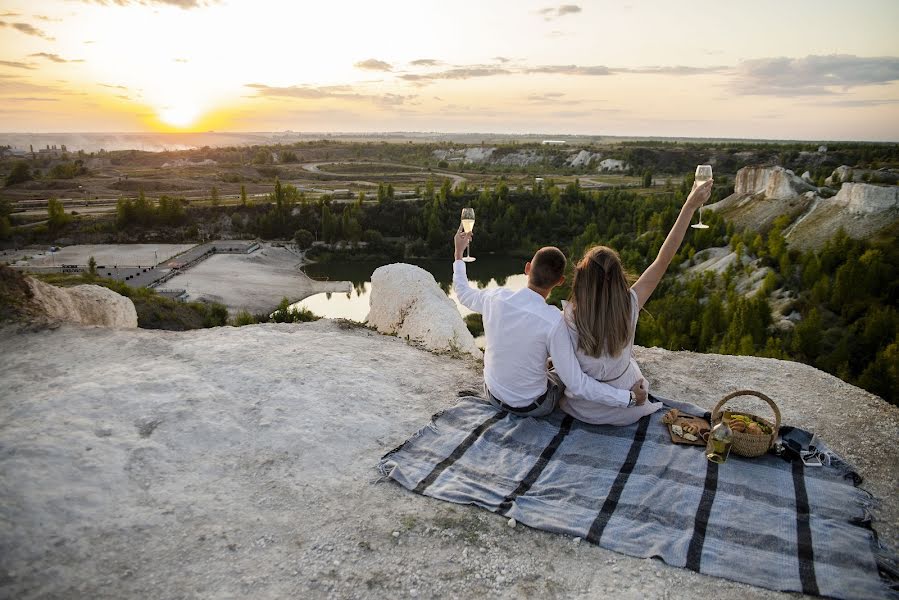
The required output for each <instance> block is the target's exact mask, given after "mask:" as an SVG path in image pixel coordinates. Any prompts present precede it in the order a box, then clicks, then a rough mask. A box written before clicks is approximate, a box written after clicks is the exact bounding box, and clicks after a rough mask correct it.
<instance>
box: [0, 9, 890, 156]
mask: <svg viewBox="0 0 899 600" xmlns="http://www.w3.org/2000/svg"><path fill="white" fill-rule="evenodd" d="M573 1H574V2H575V3H572V4H556V3H549V2H541V1H532V0H507V1H499V0H476V1H475V0H456V1H454V2H447V1H445V0H439V1H438V0H433V1H432V0H408V1H407V0H382V1H380V2H373V1H371V0H366V1H352V2H351V1H345V0H331V1H329V2H309V1H307V0H218V1H216V0H0V131H7V132H13V131H15V132H26V131H27V132H70V131H71V132H87V131H101V132H106V131H129V132H130V131H209V130H215V131H283V130H292V131H298V132H299V131H302V132H307V131H308V132H329V131H330V132H337V131H345V132H378V131H435V132H453V133H457V132H489V133H546V134H550V133H558V134H587V135H625V136H689V137H741V138H766V139H808V140H877V141H899V35H897V34H896V31H897V29H899V1H897V0H857V1H856V2H853V3H852V4H851V6H849V5H846V4H845V2H842V1H840V2H838V1H836V0H813V1H810V0H790V1H787V2H784V1H783V0H776V1H773V0H754V1H752V2H749V1H741V2H737V1H717V2H710V1H708V0H706V1H704V2H699V1H693V0H643V1H639V0H624V1H612V0H608V1H607V0H591V1H586V0H581V1H578V0H573Z"/></svg>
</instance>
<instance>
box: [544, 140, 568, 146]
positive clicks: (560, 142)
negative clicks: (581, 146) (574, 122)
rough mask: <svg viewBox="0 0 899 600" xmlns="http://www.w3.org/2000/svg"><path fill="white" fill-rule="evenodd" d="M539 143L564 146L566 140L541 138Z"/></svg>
mask: <svg viewBox="0 0 899 600" xmlns="http://www.w3.org/2000/svg"><path fill="white" fill-rule="evenodd" d="M541 143H542V144H543V145H544V146H564V145H565V144H567V143H568V142H566V141H565V140H543V141H542V142H541Z"/></svg>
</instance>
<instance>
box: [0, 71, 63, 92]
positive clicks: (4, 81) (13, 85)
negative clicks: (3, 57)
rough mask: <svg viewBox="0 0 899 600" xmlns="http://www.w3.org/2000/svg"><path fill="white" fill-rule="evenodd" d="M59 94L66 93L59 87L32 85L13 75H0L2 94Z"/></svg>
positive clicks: (0, 90)
mask: <svg viewBox="0 0 899 600" xmlns="http://www.w3.org/2000/svg"><path fill="white" fill-rule="evenodd" d="M41 93H47V94H59V93H65V90H62V89H61V88H58V87H53V86H49V85H41V84H39V83H31V82H30V81H28V80H25V79H21V78H19V77H14V76H12V75H0V94H41Z"/></svg>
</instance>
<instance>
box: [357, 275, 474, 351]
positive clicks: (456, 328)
mask: <svg viewBox="0 0 899 600" xmlns="http://www.w3.org/2000/svg"><path fill="white" fill-rule="evenodd" d="M369 302H370V312H369V313H368V319H367V320H368V324H369V326H370V327H374V328H375V329H377V330H378V331H380V332H381V333H387V334H391V335H396V336H398V337H401V338H406V339H408V340H409V341H411V342H414V343H416V344H420V345H421V346H423V347H424V348H427V349H428V350H433V351H437V352H464V353H468V354H471V355H472V356H475V357H480V356H481V351H480V349H478V347H477V345H476V344H475V341H474V338H473V337H472V335H471V332H469V331H468V328H467V327H466V326H465V323H464V322H463V321H462V317H461V315H459V311H458V309H456V306H455V304H453V302H452V300H450V299H449V298H448V297H447V296H446V294H444V293H443V291H442V290H441V289H440V287H439V286H438V285H437V282H436V281H435V280H434V276H433V275H431V274H430V273H428V272H427V271H425V270H424V269H422V268H421V267H416V266H415V265H407V264H404V263H395V264H392V265H385V266H383V267H378V268H377V269H375V272H374V273H372V276H371V296H370V297H369Z"/></svg>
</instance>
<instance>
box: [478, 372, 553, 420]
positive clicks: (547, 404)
mask: <svg viewBox="0 0 899 600" xmlns="http://www.w3.org/2000/svg"><path fill="white" fill-rule="evenodd" d="M546 378H547V382H546V392H545V393H544V394H543V395H542V396H540V397H539V398H537V399H536V400H534V401H533V402H531V403H530V404H529V405H527V406H522V407H513V406H509V405H508V404H506V403H505V402H503V401H502V400H500V399H498V398H496V397H495V396H494V395H493V394H491V393H490V390H488V389H487V385H486V384H484V394H485V395H486V397H487V402H489V403H490V404H492V405H493V406H495V407H496V408H497V409H499V410H505V411H507V412H510V413H512V414H513V415H518V416H521V417H545V416H546V415H548V414H550V413H551V412H552V411H554V410H556V407H558V406H559V400H560V399H561V398H562V394H564V393H565V384H564V383H562V380H561V379H559V376H558V375H556V372H555V371H549V372H548V373H547V374H546Z"/></svg>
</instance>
